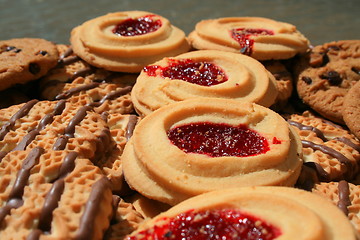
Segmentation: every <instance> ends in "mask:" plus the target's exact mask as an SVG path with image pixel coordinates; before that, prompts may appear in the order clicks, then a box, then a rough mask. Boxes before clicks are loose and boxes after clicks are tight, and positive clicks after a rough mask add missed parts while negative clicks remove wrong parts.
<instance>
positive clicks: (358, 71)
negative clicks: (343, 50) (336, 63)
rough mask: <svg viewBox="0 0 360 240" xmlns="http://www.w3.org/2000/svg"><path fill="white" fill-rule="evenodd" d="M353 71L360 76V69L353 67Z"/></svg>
mask: <svg viewBox="0 0 360 240" xmlns="http://www.w3.org/2000/svg"><path fill="white" fill-rule="evenodd" d="M351 71H353V72H354V73H356V74H359V75H360V68H358V67H352V68H351Z"/></svg>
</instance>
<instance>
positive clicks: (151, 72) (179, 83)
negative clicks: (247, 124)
mask: <svg viewBox="0 0 360 240" xmlns="http://www.w3.org/2000/svg"><path fill="white" fill-rule="evenodd" d="M277 94H278V91H277V87H276V82H275V78H274V76H273V75H272V74H271V73H269V72H268V71H267V70H266V69H265V68H264V66H263V65H262V64H261V63H260V62H258V61H257V60H255V59H253V58H251V57H248V56H245V55H241V54H235V53H230V52H223V51H216V50H199V51H193V52H189V53H184V54H181V55H178V56H176V57H173V58H164V59H162V60H160V61H158V62H156V63H154V64H151V65H148V66H146V67H145V68H144V70H143V71H142V72H141V73H140V75H139V76H138V78H137V80H136V83H135V85H134V88H133V90H132V92H131V99H132V102H133V104H134V107H135V110H136V111H137V113H138V114H139V115H140V116H146V115H148V114H149V113H151V112H153V111H155V110H156V109H158V108H160V107H162V106H165V105H167V104H170V103H174V102H178V101H183V100H186V99H191V98H195V97H212V98H223V99H233V100H237V101H249V102H254V103H257V104H260V105H263V106H266V107H268V106H270V105H272V104H273V103H274V102H275V99H276V96H277Z"/></svg>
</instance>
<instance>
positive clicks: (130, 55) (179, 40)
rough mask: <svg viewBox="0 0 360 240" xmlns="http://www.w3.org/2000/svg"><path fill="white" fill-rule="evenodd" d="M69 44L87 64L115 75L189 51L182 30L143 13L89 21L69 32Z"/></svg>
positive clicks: (124, 13) (159, 17)
mask: <svg viewBox="0 0 360 240" xmlns="http://www.w3.org/2000/svg"><path fill="white" fill-rule="evenodd" d="M70 42H71V45H72V47H73V48H74V52H75V53H76V54H77V55H79V56H80V57H81V58H82V59H84V60H85V61H86V62H88V63H89V64H91V65H93V66H97V67H100V68H104V69H107V70H110V71H117V72H140V71H141V69H142V68H143V67H144V66H146V65H149V64H151V63H153V62H155V61H158V60H160V59H162V58H164V57H171V56H176V55H178V54H180V53H184V52H187V51H189V49H190V45H189V43H188V42H187V39H186V36H185V33H184V32H183V31H182V30H180V29H178V28H177V27H175V26H173V25H172V24H171V23H170V22H169V20H168V19H166V18H164V17H162V16H159V15H156V14H153V13H150V12H144V11H125V12H116V13H109V14H107V15H104V16H100V17H97V18H94V19H91V20H89V21H87V22H85V23H83V24H82V25H80V26H78V27H75V28H74V29H73V30H72V32H71V38H70Z"/></svg>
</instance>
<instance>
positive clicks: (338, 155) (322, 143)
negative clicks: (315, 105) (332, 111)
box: [288, 112, 360, 181]
mask: <svg viewBox="0 0 360 240" xmlns="http://www.w3.org/2000/svg"><path fill="white" fill-rule="evenodd" d="M288 122H289V124H290V125H291V126H292V127H293V128H294V129H295V130H296V131H297V132H298V135H299V136H300V138H301V142H302V145H303V155H304V162H305V163H304V164H305V165H308V166H309V167H312V168H314V169H315V170H316V171H317V174H318V176H319V178H320V180H321V181H334V180H344V179H345V180H351V179H353V178H354V177H356V175H357V174H358V172H359V160H360V142H359V140H358V139H356V137H355V136H354V135H352V134H351V133H350V132H349V131H348V130H346V129H344V128H343V127H341V126H340V125H337V124H334V123H332V122H330V121H328V120H325V119H324V118H322V117H318V116H315V115H313V114H311V113H310V112H305V113H303V114H302V115H299V114H292V115H291V116H290V117H289V118H288Z"/></svg>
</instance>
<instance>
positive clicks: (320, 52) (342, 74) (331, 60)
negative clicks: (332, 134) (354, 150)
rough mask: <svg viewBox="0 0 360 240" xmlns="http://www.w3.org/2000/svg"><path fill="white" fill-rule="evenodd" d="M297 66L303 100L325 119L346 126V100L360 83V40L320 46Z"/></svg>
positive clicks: (299, 61)
mask: <svg viewBox="0 0 360 240" xmlns="http://www.w3.org/2000/svg"><path fill="white" fill-rule="evenodd" d="M294 65H295V70H294V72H295V75H296V77H295V80H296V82H297V83H296V88H297V92H298V94H299V97H300V98H301V99H302V100H303V101H304V102H305V103H306V104H308V105H309V106H310V107H311V108H312V109H313V110H315V111H316V112H318V113H319V114H321V115H322V116H324V117H325V118H328V119H330V120H332V121H334V122H337V123H341V124H343V123H344V120H343V115H342V110H343V103H344V97H345V95H346V94H347V92H348V91H349V89H350V88H351V87H352V86H353V85H355V83H356V82H358V81H359V80H360V74H359V73H360V72H359V70H360V40H342V41H337V42H329V43H325V44H323V45H318V46H316V47H314V48H312V49H311V50H310V51H309V52H308V53H307V54H305V55H303V56H302V57H300V58H299V60H298V62H296V63H295V64H294Z"/></svg>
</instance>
